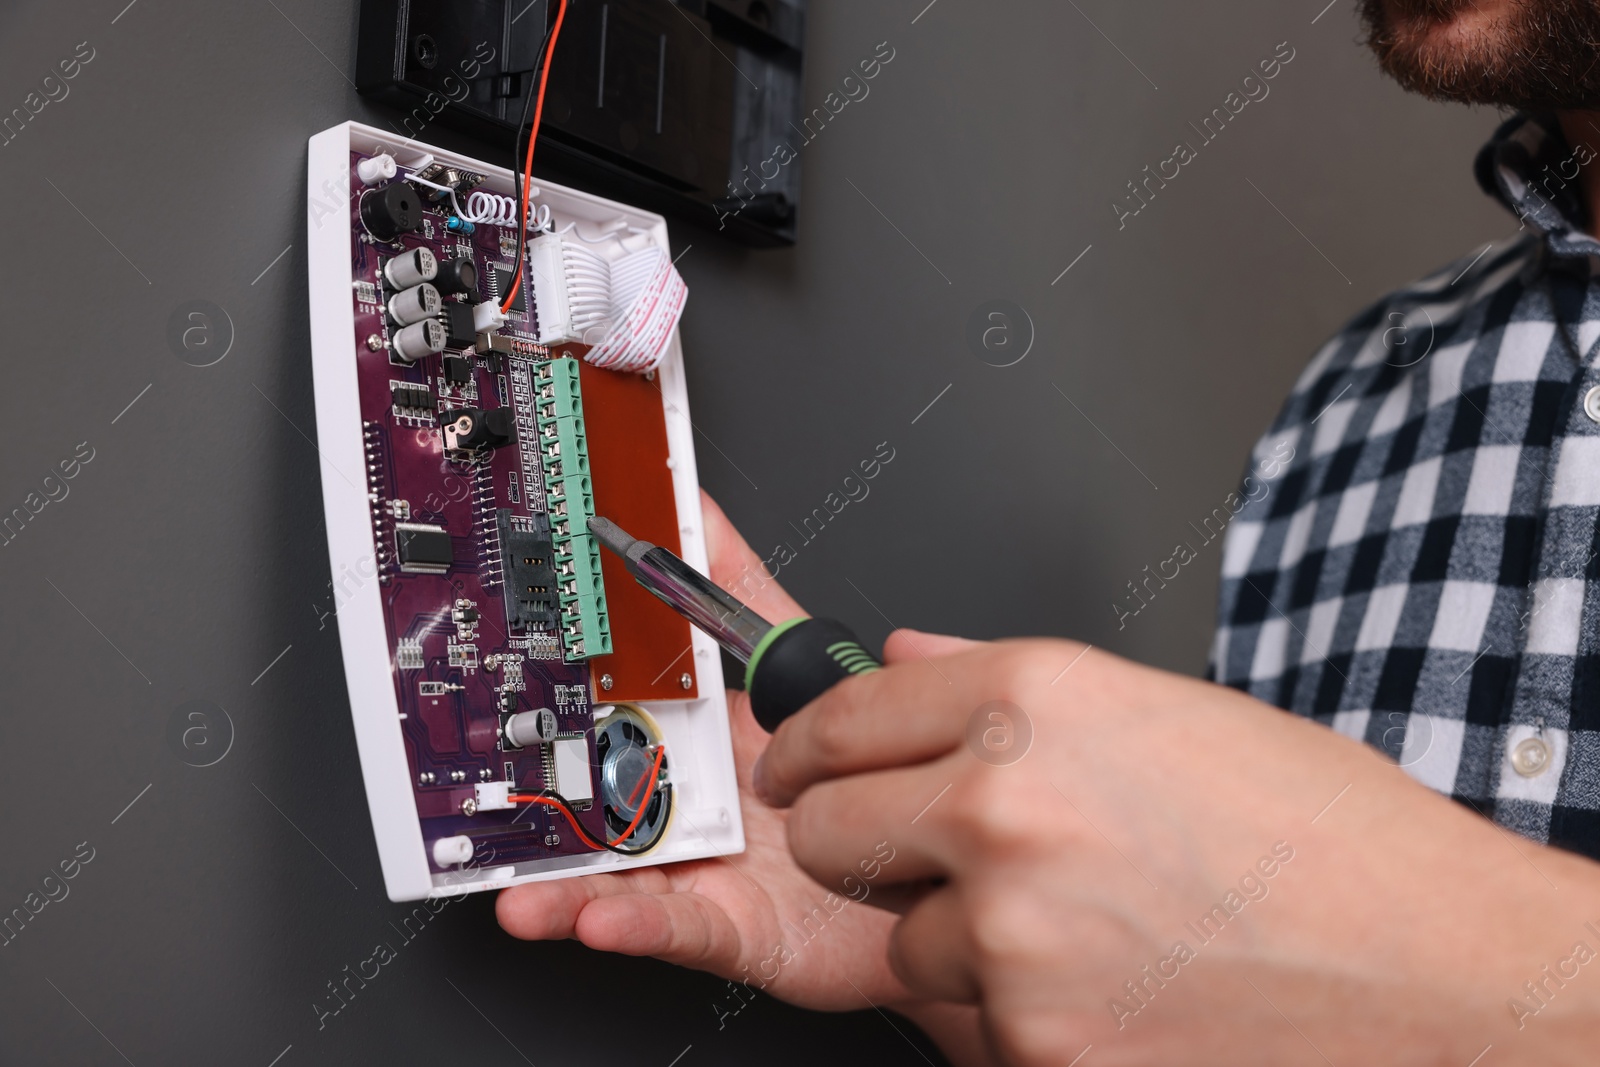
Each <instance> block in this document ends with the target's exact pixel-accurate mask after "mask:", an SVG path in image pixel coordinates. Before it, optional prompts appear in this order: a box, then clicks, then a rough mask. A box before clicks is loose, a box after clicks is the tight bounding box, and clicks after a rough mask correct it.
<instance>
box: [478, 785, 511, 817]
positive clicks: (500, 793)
mask: <svg viewBox="0 0 1600 1067" xmlns="http://www.w3.org/2000/svg"><path fill="white" fill-rule="evenodd" d="M513 788H514V786H513V785H512V783H510V782H479V783H477V784H476V785H474V786H473V787H472V792H473V796H474V797H475V798H476V800H477V801H478V810H479V811H504V810H505V809H506V808H514V807H516V805H515V804H513V803H511V790H512V789H513Z"/></svg>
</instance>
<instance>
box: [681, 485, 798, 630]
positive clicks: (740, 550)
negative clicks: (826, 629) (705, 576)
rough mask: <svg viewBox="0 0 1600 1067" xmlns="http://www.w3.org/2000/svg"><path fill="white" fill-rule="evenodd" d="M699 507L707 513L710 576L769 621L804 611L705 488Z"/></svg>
mask: <svg viewBox="0 0 1600 1067" xmlns="http://www.w3.org/2000/svg"><path fill="white" fill-rule="evenodd" d="M700 508H701V510H702V511H703V512H704V513H705V517H706V554H707V555H708V556H709V557H710V559H711V580H712V581H713V582H716V583H717V584H718V585H720V586H722V588H724V589H726V590H728V592H730V593H732V594H733V595H734V597H735V598H736V599H738V600H739V601H740V602H741V603H743V604H747V605H749V606H750V607H751V608H752V609H754V611H755V613H756V614H757V615H760V616H761V617H762V618H763V619H766V620H767V621H768V622H771V623H779V622H784V621H785V620H788V619H797V618H799V617H800V616H802V615H804V614H805V609H803V608H802V607H801V606H800V605H799V604H798V603H796V602H795V599H794V597H792V596H790V595H789V594H788V593H786V592H784V591H783V586H781V585H779V584H778V580H777V579H776V578H773V577H771V576H770V575H769V574H767V569H766V568H765V567H764V566H762V564H761V557H760V556H757V555H756V554H755V552H754V551H753V550H752V549H751V548H750V546H749V545H747V544H746V543H745V540H744V538H743V537H741V536H740V534H739V531H738V530H736V529H734V528H733V523H731V522H729V521H728V517H727V516H726V515H724V514H723V513H722V509H721V508H719V507H718V506H717V502H716V501H715V500H712V499H711V496H710V494H708V493H707V492H706V491H705V490H704V489H702V490H700Z"/></svg>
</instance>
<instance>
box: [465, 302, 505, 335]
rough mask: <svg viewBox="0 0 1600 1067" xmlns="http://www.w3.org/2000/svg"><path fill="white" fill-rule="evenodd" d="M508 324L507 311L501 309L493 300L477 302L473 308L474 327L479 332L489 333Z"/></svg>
mask: <svg viewBox="0 0 1600 1067" xmlns="http://www.w3.org/2000/svg"><path fill="white" fill-rule="evenodd" d="M505 324H506V316H505V312H503V311H501V310H500V305H499V304H497V303H495V302H494V301H493V300H485V301H484V302H483V303H481V304H475V305H473V308H472V328H473V329H474V330H477V331H478V332H479V333H488V332H489V331H490V330H498V329H499V328H500V327H502V326H504V325H505Z"/></svg>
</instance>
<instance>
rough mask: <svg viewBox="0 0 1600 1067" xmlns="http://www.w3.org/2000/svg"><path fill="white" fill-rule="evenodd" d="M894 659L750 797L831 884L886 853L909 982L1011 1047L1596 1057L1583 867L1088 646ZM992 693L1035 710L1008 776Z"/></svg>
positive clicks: (1106, 1052)
mask: <svg viewBox="0 0 1600 1067" xmlns="http://www.w3.org/2000/svg"><path fill="white" fill-rule="evenodd" d="M885 654H886V658H887V660H888V662H889V664H890V666H889V667H888V668H887V669H885V670H883V671H881V672H878V673H875V674H871V675H866V676H861V677H857V678H853V679H851V680H849V681H847V682H844V683H843V684H841V685H839V686H837V687H835V688H834V689H833V690H831V691H830V692H829V693H827V694H825V695H824V696H823V697H822V698H820V699H819V700H817V701H816V702H815V703H813V704H812V705H810V706H809V707H808V708H806V709H805V710H803V711H802V712H801V713H800V714H798V715H797V716H795V717H794V718H792V719H790V720H789V721H787V722H785V723H784V724H783V726H782V727H781V728H780V729H779V730H778V732H777V734H776V735H775V736H774V738H773V741H772V743H771V745H770V746H769V747H768V748H767V751H766V753H765V755H764V757H763V758H762V760H761V762H760V764H759V765H758V767H757V769H756V775H755V780H756V783H757V789H758V792H759V793H760V794H761V795H762V796H763V797H764V798H765V799H767V800H769V801H771V802H772V803H774V804H780V805H782V804H792V805H793V807H792V809H791V812H790V819H789V824H788V832H789V841H790V845H791V847H792V849H793V852H794V855H795V856H796V858H797V859H798V861H799V863H800V865H801V867H802V868H804V869H805V871H806V872H807V873H809V874H810V875H811V876H812V877H813V878H815V879H816V880H817V881H818V882H819V883H821V884H822V885H826V886H839V885H842V884H843V879H845V878H846V877H848V876H849V875H851V874H853V873H854V872H856V870H857V869H858V866H859V861H860V859H861V857H863V856H867V855H870V854H871V853H872V851H873V849H874V848H875V847H877V845H878V842H881V841H888V842H889V843H890V845H891V846H892V847H893V848H894V850H895V854H896V858H895V860H894V863H893V865H892V866H891V867H889V868H888V869H887V870H886V871H885V872H884V877H883V879H882V880H883V881H884V882H894V883H900V884H901V886H902V889H901V897H900V899H901V900H902V902H903V904H904V907H905V908H906V910H905V917H904V918H903V919H902V920H901V922H900V923H899V925H898V926H896V927H895V929H894V931H893V935H892V937H891V939H890V958H891V960H892V962H893V966H894V971H895V973H896V974H897V975H899V977H900V978H901V979H902V980H903V981H904V983H905V984H906V986H907V987H908V988H909V989H910V990H912V991H913V992H915V993H917V994H920V995H922V996H925V997H929V998H941V999H945V1000H951V1001H961V1002H968V1003H976V1004H978V1005H980V1006H981V1010H982V1016H983V1024H984V1030H985V1033H986V1034H987V1035H988V1037H989V1039H990V1041H991V1043H992V1047H993V1048H994V1049H995V1050H996V1051H997V1052H998V1053H999V1054H1000V1056H1001V1058H1002V1059H1004V1060H1005V1061H1006V1062H1008V1063H1016V1064H1030V1065H1031V1064H1059V1065H1062V1067H1065V1065H1067V1064H1069V1063H1071V1062H1075V1058H1076V1057H1077V1056H1079V1055H1080V1053H1082V1052H1083V1050H1084V1049H1085V1047H1086V1046H1088V1045H1090V1044H1092V1045H1093V1051H1092V1053H1090V1055H1089V1058H1088V1059H1087V1060H1085V1067H1090V1065H1103V1064H1113V1063H1139V1064H1149V1063H1161V1064H1181V1063H1227V1064H1274V1065H1277V1064H1286V1063H1306V1064H1312V1063H1315V1064H1321V1063H1323V1062H1325V1061H1327V1062H1331V1063H1336V1064H1340V1065H1341V1067H1342V1065H1344V1064H1353V1063H1414V1064H1424V1063H1426V1064H1454V1065H1457V1067H1467V1064H1469V1063H1476V1062H1478V1061H1477V1060H1476V1059H1475V1057H1478V1056H1479V1055H1480V1054H1481V1053H1482V1052H1483V1050H1484V1049H1485V1047H1486V1046H1488V1045H1491V1044H1492V1045H1493V1046H1494V1048H1493V1051H1492V1052H1491V1053H1490V1054H1489V1056H1490V1057H1492V1059H1485V1060H1484V1061H1483V1062H1484V1065H1485V1067H1489V1065H1490V1064H1504V1063H1511V1062H1533V1061H1537V1062H1540V1063H1558V1062H1559V1063H1566V1062H1572V1063H1579V1062H1593V1051H1592V1040H1593V1035H1594V1034H1595V1033H1597V1032H1600V1010H1597V1007H1596V1005H1597V1003H1600V960H1597V959H1596V956H1595V951H1596V950H1600V934H1596V933H1595V932H1594V931H1595V930H1596V929H1600V877H1597V867H1596V865H1595V864H1593V863H1590V862H1588V861H1586V860H1583V859H1580V858H1578V857H1575V856H1572V855H1570V854H1567V853H1562V852H1558V851H1555V850H1551V849H1547V848H1541V847H1538V846H1536V845H1533V844H1530V843H1528V842H1527V841H1524V840H1522V839H1520V838H1515V837H1513V836H1511V835H1510V834H1509V833H1508V832H1507V831H1505V830H1503V829H1500V828H1498V827H1496V826H1494V825H1492V824H1491V823H1489V822H1488V821H1486V820H1484V819H1482V818H1480V817H1478V816H1476V815H1474V814H1472V813H1471V812H1469V811H1467V810H1466V809H1464V808H1462V807H1459V806H1457V805H1455V804H1453V803H1451V802H1450V801H1448V800H1446V799H1445V798H1443V797H1441V796H1439V795H1437V794H1435V793H1433V792H1431V791H1429V790H1427V789H1425V788H1423V787H1422V786H1420V785H1418V784H1416V783H1415V782H1413V781H1412V780H1411V779H1410V778H1408V777H1407V776H1406V775H1405V774H1404V772H1402V771H1401V770H1400V769H1399V768H1397V767H1396V766H1395V765H1394V764H1393V763H1391V762H1389V761H1388V760H1386V759H1384V758H1382V757H1381V756H1379V755H1378V754H1376V753H1375V752H1374V751H1373V750H1371V749H1369V748H1368V747H1366V746H1364V745H1361V744H1358V743H1356V742H1353V741H1350V740H1347V739H1345V738H1343V737H1340V736H1339V735H1336V734H1334V733H1332V732H1331V731H1329V730H1328V729H1326V728H1325V727H1323V726H1320V725H1317V724H1315V723H1311V722H1308V721H1305V720H1303V719H1298V718H1295V717H1293V716H1290V715H1286V714H1284V713H1283V712H1281V711H1278V710H1276V709H1274V708H1270V707H1268V706H1266V705H1264V704H1262V703H1260V702H1258V701H1255V700H1252V699H1250V698H1249V697H1246V696H1244V695H1242V694H1240V693H1238V692H1235V691H1233V690H1229V689H1224V688H1221V687H1219V686H1215V685H1209V684H1206V683H1202V682H1197V681H1193V680H1191V679H1187V678H1182V677H1179V676H1176V675H1171V674H1167V673H1164V672H1161V671H1156V670H1151V669H1147V668H1143V667H1139V666H1137V665H1134V664H1131V663H1128V662H1126V661H1123V660H1120V659H1117V658H1116V657H1113V656H1110V655H1108V654H1105V653H1103V652H1098V651H1094V650H1086V649H1085V648H1084V647H1083V646H1081V645H1077V644H1072V643H1068V642H1065V641H1048V640H1034V641H1010V642H1002V643H997V644H981V645H980V644H976V643H972V642H962V641H958V640H956V639H952V638H935V637H930V636H929V635H922V634H914V633H909V632H905V631H902V632H900V633H897V634H895V635H894V636H892V637H891V638H890V641H889V644H888V646H887V647H886V649H885ZM992 701H1005V702H1009V703H1010V704H1012V705H1015V706H1016V708H1020V709H1022V714H1023V715H1025V716H1026V718H1027V719H1028V720H1029V721H1031V725H1032V734H1033V738H1032V745H1031V750H1029V751H1027V753H1026V754H1025V755H1024V756H1023V757H1022V758H1021V759H1020V760H1018V761H1017V762H1015V763H1012V764H1010V765H998V766H997V765H993V764H994V762H1004V760H995V761H992V762H986V761H985V760H984V759H980V758H979V756H978V755H977V754H975V753H980V752H981V753H984V754H988V750H987V749H986V748H985V747H984V732H985V731H986V730H988V731H993V730H1004V729H1006V728H1007V727H1006V724H1005V722H1004V720H1001V719H995V718H992V717H991V715H990V713H991V712H993V711H1001V712H1002V713H1005V714H1008V715H1009V718H1010V719H1011V720H1012V721H1011V726H1010V728H1011V729H1013V730H1016V729H1017V728H1018V727H1019V726H1020V725H1021V723H1020V721H1019V716H1018V715H1017V713H1016V711H1015V710H1010V711H1007V710H1006V709H1003V708H997V707H986V705H989V703H990V702H992ZM980 708H983V709H984V710H983V711H982V712H981V713H979V714H978V715H977V717H976V718H977V721H976V723H974V713H975V712H979V709H980ZM990 739H991V740H999V741H1003V740H1004V738H1003V737H998V736H995V735H993V734H991V737H990ZM1437 743H1440V744H1443V743H1445V742H1444V741H1443V740H1442V739H1441V740H1440V741H1438V742H1437ZM1015 755H1016V752H1015V751H1014V750H1013V751H1012V752H1011V753H1010V756H1015ZM1007 758H1009V757H1007ZM991 759H992V757H991ZM1558 887H1559V891H1558ZM877 899H878V900H879V901H883V900H885V899H891V897H889V896H885V895H881V894H880V896H879V897H878V898H877ZM1586 921H1593V922H1594V923H1595V926H1594V927H1586V926H1585V925H1584V924H1585V922H1586ZM1580 943H1581V944H1582V946H1583V947H1582V948H1581V949H1580V948H1576V947H1575V946H1578V945H1579V944H1580ZM1578 960H1583V961H1585V962H1582V963H1580V962H1577V961H1578ZM1591 960H1592V961H1594V962H1587V961H1591ZM1563 961H1564V962H1563ZM1552 974H1556V975H1565V977H1557V978H1555V979H1554V980H1549V979H1547V976H1548V975H1552ZM1529 981H1531V982H1533V983H1535V986H1534V988H1535V989H1538V990H1539V991H1540V992H1539V994H1538V996H1535V995H1534V994H1533V993H1532V991H1531V990H1530V989H1529V987H1526V986H1524V983H1525V982H1529ZM1513 1001H1520V1002H1521V1003H1522V1004H1524V1005H1525V1010H1523V1011H1521V1012H1519V1011H1517V1010H1515V1009H1514V1008H1513V1007H1512V1006H1511V1005H1512V1003H1513ZM1519 1024H1520V1028H1519ZM1585 1034H1587V1037H1585V1036H1584V1035H1585Z"/></svg>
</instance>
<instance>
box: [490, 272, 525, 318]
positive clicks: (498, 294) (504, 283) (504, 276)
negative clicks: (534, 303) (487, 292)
mask: <svg viewBox="0 0 1600 1067" xmlns="http://www.w3.org/2000/svg"><path fill="white" fill-rule="evenodd" d="M511 278H512V272H511V271H508V270H506V269H505V268H504V267H495V268H494V295H495V299H496V300H498V301H499V302H501V303H504V302H505V299H506V291H507V290H508V289H510V288H511ZM510 310H512V311H520V312H522V313H524V314H526V313H527V311H528V287H527V286H525V285H518V286H517V298H516V299H515V300H513V301H511V308H510Z"/></svg>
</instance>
